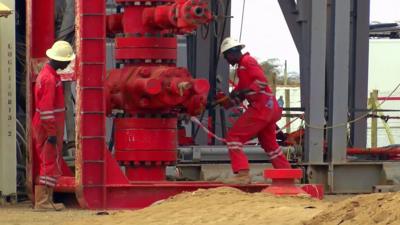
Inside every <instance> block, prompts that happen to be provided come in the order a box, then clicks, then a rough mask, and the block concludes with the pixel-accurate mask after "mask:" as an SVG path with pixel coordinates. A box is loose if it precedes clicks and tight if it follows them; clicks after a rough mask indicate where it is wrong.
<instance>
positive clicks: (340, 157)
mask: <svg viewBox="0 0 400 225" xmlns="http://www.w3.org/2000/svg"><path fill="white" fill-rule="evenodd" d="M332 10H333V11H332V12H333V13H332V18H333V19H332V28H333V29H332V34H331V35H332V37H333V40H332V43H330V44H331V48H330V49H333V52H332V54H333V58H332V59H333V62H331V63H332V65H333V77H332V78H333V79H332V84H331V85H332V88H331V90H330V91H331V92H330V93H329V97H330V98H329V104H328V108H329V115H328V126H333V128H332V129H329V130H328V149H329V158H330V160H331V161H332V162H344V161H346V147H347V112H348V108H347V106H348V102H347V99H348V82H349V52H350V1H348V0H333V1H332Z"/></svg>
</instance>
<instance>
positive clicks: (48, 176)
mask: <svg viewBox="0 0 400 225" xmlns="http://www.w3.org/2000/svg"><path fill="white" fill-rule="evenodd" d="M35 150H36V151H37V153H38V155H39V158H40V173H39V179H38V185H36V186H35V210H36V211H48V210H56V211H59V210H62V209H64V208H65V207H64V205H63V204H55V203H54V202H53V189H54V186H55V185H56V183H57V178H58V177H59V176H60V174H61V171H60V167H59V166H58V165H59V163H57V161H58V160H59V157H60V156H61V155H60V153H61V152H60V151H59V150H58V148H56V145H53V144H51V143H49V142H47V140H45V141H42V143H39V144H37V145H36V147H35Z"/></svg>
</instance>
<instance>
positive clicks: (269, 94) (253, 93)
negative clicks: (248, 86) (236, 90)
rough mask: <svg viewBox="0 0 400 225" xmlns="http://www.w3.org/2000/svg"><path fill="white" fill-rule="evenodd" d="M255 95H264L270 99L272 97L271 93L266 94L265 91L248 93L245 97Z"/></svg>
mask: <svg viewBox="0 0 400 225" xmlns="http://www.w3.org/2000/svg"><path fill="white" fill-rule="evenodd" d="M255 94H264V95H266V96H270V97H272V96H274V94H273V93H268V92H266V91H259V92H255V91H250V92H248V93H247V94H246V95H255Z"/></svg>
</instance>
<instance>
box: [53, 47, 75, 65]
mask: <svg viewBox="0 0 400 225" xmlns="http://www.w3.org/2000/svg"><path fill="white" fill-rule="evenodd" d="M46 55H47V57H49V58H50V59H53V60H56V61H61V62H68V61H72V60H74V59H75V54H74V53H72V55H71V56H69V57H60V56H57V55H56V54H55V53H54V51H53V50H52V49H48V50H47V51H46Z"/></svg>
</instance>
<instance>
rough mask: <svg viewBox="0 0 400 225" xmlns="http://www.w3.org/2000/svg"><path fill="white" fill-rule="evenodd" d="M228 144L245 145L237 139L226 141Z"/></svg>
mask: <svg viewBox="0 0 400 225" xmlns="http://www.w3.org/2000/svg"><path fill="white" fill-rule="evenodd" d="M226 144H227V145H238V146H243V143H242V142H237V141H231V142H226Z"/></svg>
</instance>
